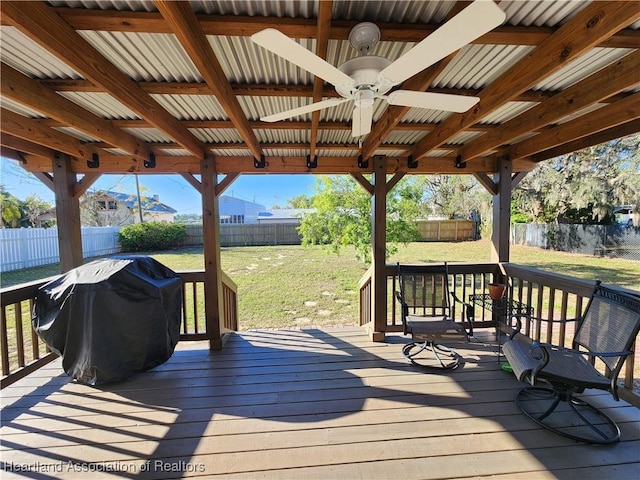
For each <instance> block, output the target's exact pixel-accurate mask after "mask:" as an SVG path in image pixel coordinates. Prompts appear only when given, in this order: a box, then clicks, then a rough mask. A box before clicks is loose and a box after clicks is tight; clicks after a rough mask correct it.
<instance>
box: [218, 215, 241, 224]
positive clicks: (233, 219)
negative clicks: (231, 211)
mask: <svg viewBox="0 0 640 480" xmlns="http://www.w3.org/2000/svg"><path fill="white" fill-rule="evenodd" d="M220 223H225V224H227V223H244V215H220Z"/></svg>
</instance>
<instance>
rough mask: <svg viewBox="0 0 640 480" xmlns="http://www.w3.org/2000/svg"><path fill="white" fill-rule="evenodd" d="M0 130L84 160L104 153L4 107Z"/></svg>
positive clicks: (0, 116) (0, 114) (0, 115)
mask: <svg viewBox="0 0 640 480" xmlns="http://www.w3.org/2000/svg"><path fill="white" fill-rule="evenodd" d="M0 131H1V132H2V133H3V134H8V135H11V136H13V137H18V138H21V139H23V140H25V141H27V142H29V143H36V144H38V145H42V146H44V147H46V148H48V149H51V150H53V151H57V152H63V153H66V154H67V155H71V156H73V157H78V158H82V159H84V160H91V159H92V158H93V154H97V155H102V154H104V153H105V152H104V151H103V150H101V149H99V148H96V147H94V146H92V145H89V144H86V143H83V142H81V141H80V140H77V139H75V138H73V137H72V136H70V135H67V134H66V133H62V132H59V131H57V130H54V129H53V128H49V127H47V126H45V125H42V123H40V122H38V121H37V120H33V119H31V118H27V117H23V116H22V115H19V114H17V113H14V112H12V111H11V110H7V109H6V108H1V109H0ZM3 136H4V135H3ZM25 146H26V145H25ZM50 158H51V157H50Z"/></svg>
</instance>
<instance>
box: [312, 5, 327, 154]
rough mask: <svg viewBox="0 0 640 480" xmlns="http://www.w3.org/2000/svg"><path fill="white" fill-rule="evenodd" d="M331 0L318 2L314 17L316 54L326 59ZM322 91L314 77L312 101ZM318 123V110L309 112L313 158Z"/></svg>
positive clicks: (322, 87) (315, 100) (320, 81)
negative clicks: (316, 12)
mask: <svg viewBox="0 0 640 480" xmlns="http://www.w3.org/2000/svg"><path fill="white" fill-rule="evenodd" d="M332 9H333V1H332V0H325V1H323V2H319V3H318V17H317V19H316V36H317V40H316V55H317V56H318V57H320V58H322V59H323V60H326V59H327V48H328V46H329V29H330V28H331V10H332ZM323 91H324V80H322V79H321V78H320V77H315V79H314V80H313V98H312V101H313V103H315V102H319V101H321V100H322V93H323ZM319 124H320V111H319V110H316V111H315V112H312V113H311V132H310V135H311V139H310V142H309V155H310V157H311V158H314V156H315V154H316V143H317V142H318V125H319Z"/></svg>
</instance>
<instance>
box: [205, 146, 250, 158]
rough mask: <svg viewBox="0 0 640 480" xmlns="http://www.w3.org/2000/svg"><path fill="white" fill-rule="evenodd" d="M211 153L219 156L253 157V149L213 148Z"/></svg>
mask: <svg viewBox="0 0 640 480" xmlns="http://www.w3.org/2000/svg"><path fill="white" fill-rule="evenodd" d="M211 153H213V154H214V155H217V156H219V157H252V156H253V154H252V153H251V150H236V149H226V148H213V149H211Z"/></svg>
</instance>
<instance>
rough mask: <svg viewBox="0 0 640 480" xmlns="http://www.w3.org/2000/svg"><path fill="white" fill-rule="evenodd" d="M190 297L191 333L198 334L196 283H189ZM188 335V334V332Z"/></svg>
mask: <svg viewBox="0 0 640 480" xmlns="http://www.w3.org/2000/svg"><path fill="white" fill-rule="evenodd" d="M191 297H192V300H193V329H194V330H193V333H199V329H198V320H199V318H198V289H197V284H196V282H191ZM188 333H190V332H188Z"/></svg>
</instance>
